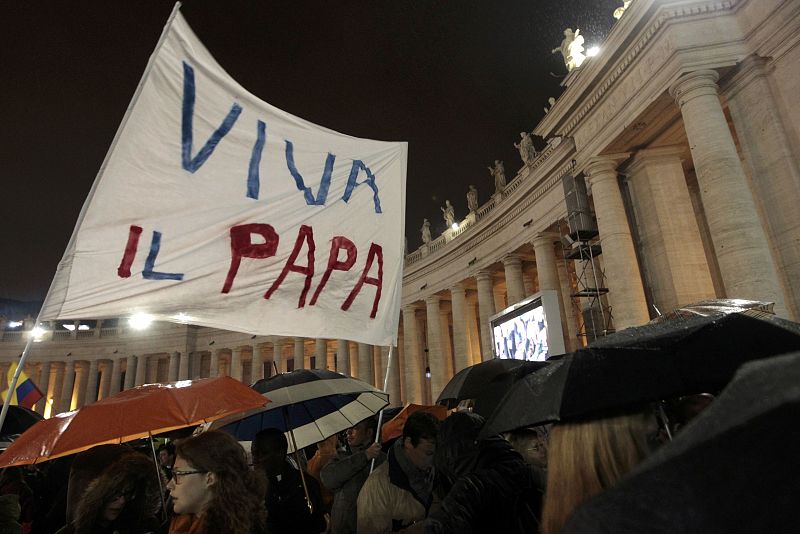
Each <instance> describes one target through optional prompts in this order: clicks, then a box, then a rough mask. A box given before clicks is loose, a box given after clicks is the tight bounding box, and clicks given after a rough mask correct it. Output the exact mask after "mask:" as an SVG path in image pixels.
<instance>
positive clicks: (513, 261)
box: [501, 254, 522, 267]
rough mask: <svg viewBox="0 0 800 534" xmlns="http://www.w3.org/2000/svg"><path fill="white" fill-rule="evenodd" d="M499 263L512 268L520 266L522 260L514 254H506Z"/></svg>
mask: <svg viewBox="0 0 800 534" xmlns="http://www.w3.org/2000/svg"><path fill="white" fill-rule="evenodd" d="M501 261H502V262H503V265H509V266H512V267H514V266H519V267H521V266H522V258H520V257H519V256H517V255H516V254H506V255H505V256H503V258H502V260H501Z"/></svg>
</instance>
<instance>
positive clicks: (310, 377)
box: [211, 369, 389, 452]
mask: <svg viewBox="0 0 800 534" xmlns="http://www.w3.org/2000/svg"><path fill="white" fill-rule="evenodd" d="M253 389H254V390H255V391H258V392H259V393H262V394H264V395H266V396H268V397H269V399H270V400H271V401H272V402H270V403H269V404H268V405H267V406H265V407H264V408H263V409H261V408H259V409H256V410H251V411H249V412H247V413H245V414H240V415H237V416H233V417H230V418H226V419H221V420H219V421H217V422H215V423H214V424H212V425H211V428H219V429H221V430H224V431H226V432H228V433H230V434H233V435H234V436H235V437H236V439H238V440H239V441H252V440H253V438H254V437H255V435H256V434H257V433H258V432H259V431H261V430H264V429H266V428H277V429H280V430H282V431H283V432H287V433H288V432H289V430H292V431H293V434H294V438H293V439H294V441H295V442H296V443H297V447H298V449H302V448H303V447H307V446H308V445H311V444H313V443H317V442H319V441H322V440H324V439H326V438H328V437H330V436H332V435H333V434H336V433H337V432H341V431H343V430H346V429H348V428H350V427H352V426H354V425H356V424H358V423H359V422H360V421H363V420H364V419H366V418H368V417H371V416H373V415H375V414H376V413H378V412H379V411H380V410H381V409H382V408H384V407H386V406H387V405H388V404H389V395H388V394H386V393H384V392H382V391H380V390H379V389H377V388H374V387H373V386H371V385H370V384H367V383H366V382H362V381H360V380H356V379H354V378H350V377H347V376H344V375H341V374H339V373H335V372H333V371H327V370H324V369H313V370H312V369H298V370H296V371H292V372H290V373H283V374H280V375H276V376H273V377H270V378H265V379H263V380H259V381H258V382H256V383H255V384H253ZM287 440H288V441H289V452H293V450H294V448H293V447H292V439H291V436H289V435H287Z"/></svg>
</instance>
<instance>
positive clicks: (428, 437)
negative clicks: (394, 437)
mask: <svg viewBox="0 0 800 534" xmlns="http://www.w3.org/2000/svg"><path fill="white" fill-rule="evenodd" d="M438 432H439V420H438V419H436V417H434V416H433V415H432V414H430V413H427V412H414V413H412V414H411V415H410V416H408V420H406V424H405V426H404V427H403V452H404V453H405V455H406V458H408V459H409V461H410V462H411V463H412V464H413V465H414V466H415V467H416V468H417V469H421V470H423V471H428V470H429V469H430V468H431V467H433V454H434V453H435V452H436V435H437V434H438Z"/></svg>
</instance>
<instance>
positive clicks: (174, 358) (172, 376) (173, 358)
mask: <svg viewBox="0 0 800 534" xmlns="http://www.w3.org/2000/svg"><path fill="white" fill-rule="evenodd" d="M180 359H181V353H180V352H171V353H170V354H169V371H168V373H167V382H177V381H178V365H179V363H180Z"/></svg>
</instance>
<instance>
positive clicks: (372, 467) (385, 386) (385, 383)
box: [369, 345, 394, 474]
mask: <svg viewBox="0 0 800 534" xmlns="http://www.w3.org/2000/svg"><path fill="white" fill-rule="evenodd" d="M392 350H394V345H389V355H388V356H387V357H386V374H385V375H384V378H383V392H384V393H386V390H387V389H389V369H391V367H392ZM381 424H383V408H381V411H380V413H379V414H378V426H377V428H376V429H375V443H380V442H381ZM374 470H375V458H373V459H372V461H371V462H370V464H369V472H370V474H372V472H373V471H374Z"/></svg>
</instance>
